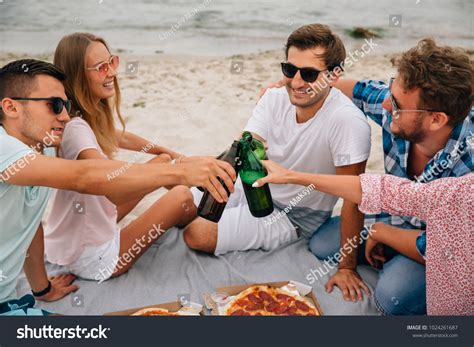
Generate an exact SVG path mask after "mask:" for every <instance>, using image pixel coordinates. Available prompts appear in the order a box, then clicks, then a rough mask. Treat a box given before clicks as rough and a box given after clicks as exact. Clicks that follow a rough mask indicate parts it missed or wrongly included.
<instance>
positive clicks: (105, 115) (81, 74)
mask: <svg viewBox="0 0 474 347" xmlns="http://www.w3.org/2000/svg"><path fill="white" fill-rule="evenodd" d="M91 42H101V43H102V44H104V46H105V47H106V48H107V50H108V51H110V50H109V47H108V46H107V43H106V42H105V40H104V39H103V38H101V37H98V36H95V35H92V34H89V33H74V34H71V35H67V36H65V37H63V38H62V39H61V41H59V44H58V46H57V47H56V51H55V53H54V65H56V66H57V67H59V68H60V69H61V70H63V71H64V72H65V74H66V81H65V83H64V87H65V89H66V95H67V97H68V98H69V99H70V100H72V115H71V116H73V117H75V116H81V117H82V118H83V119H84V120H85V121H86V122H87V123H88V124H89V126H90V127H91V128H92V131H93V132H94V135H95V137H96V138H97V142H98V143H99V146H100V148H101V149H102V151H103V152H104V154H105V155H107V157H109V158H111V159H112V158H113V156H114V154H115V153H116V152H117V150H118V143H117V139H116V136H115V121H114V111H115V112H116V114H117V117H118V119H119V121H120V124H121V125H122V128H123V130H124V131H125V122H124V120H123V118H122V115H121V113H120V88H119V84H118V81H117V78H115V79H114V88H115V97H114V98H109V99H101V100H100V101H99V103H97V102H96V101H95V100H94V98H93V96H92V94H91V90H90V88H89V84H88V81H87V78H86V66H85V55H86V49H87V47H88V46H89V44H90V43H91Z"/></svg>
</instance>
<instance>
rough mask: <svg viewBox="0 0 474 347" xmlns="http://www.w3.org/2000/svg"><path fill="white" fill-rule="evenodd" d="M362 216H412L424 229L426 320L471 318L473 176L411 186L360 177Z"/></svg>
mask: <svg viewBox="0 0 474 347" xmlns="http://www.w3.org/2000/svg"><path fill="white" fill-rule="evenodd" d="M360 178H361V185H362V202H361V204H360V206H359V209H360V210H361V211H362V212H363V213H367V214H374V213H381V212H386V213H390V214H393V215H398V216H414V217H418V218H420V219H423V220H424V221H425V222H426V224H427V227H426V235H427V242H426V255H425V257H426V301H427V310H428V314H429V315H474V302H473V298H474V284H473V259H472V254H473V252H472V245H473V242H472V241H473V230H474V227H473V223H474V175H473V174H468V175H465V176H462V177H449V178H441V179H437V180H435V181H432V182H429V183H416V182H412V181H410V180H408V179H405V178H400V177H396V176H391V175H375V174H363V175H361V176H360Z"/></svg>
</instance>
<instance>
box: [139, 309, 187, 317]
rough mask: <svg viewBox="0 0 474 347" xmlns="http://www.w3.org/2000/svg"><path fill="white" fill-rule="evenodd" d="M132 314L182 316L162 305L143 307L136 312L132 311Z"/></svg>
mask: <svg viewBox="0 0 474 347" xmlns="http://www.w3.org/2000/svg"><path fill="white" fill-rule="evenodd" d="M132 316H181V315H180V314H179V313H177V312H170V311H168V310H167V309H165V308H160V307H150V308H143V309H141V310H138V311H137V312H135V313H132Z"/></svg>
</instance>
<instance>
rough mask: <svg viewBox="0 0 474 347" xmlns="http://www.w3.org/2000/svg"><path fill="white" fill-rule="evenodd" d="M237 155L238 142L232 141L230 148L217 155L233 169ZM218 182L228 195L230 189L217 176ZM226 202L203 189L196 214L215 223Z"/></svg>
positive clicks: (220, 215)
mask: <svg viewBox="0 0 474 347" xmlns="http://www.w3.org/2000/svg"><path fill="white" fill-rule="evenodd" d="M238 155H239V142H238V141H234V143H232V146H231V147H230V149H229V150H227V151H226V152H224V153H222V154H221V155H219V157H218V159H220V160H223V161H226V162H228V163H229V164H230V165H232V167H233V168H234V169H236V166H237V157H238ZM219 182H220V183H222V185H223V186H224V188H225V190H226V192H227V195H229V196H230V191H229V189H228V188H227V186H226V185H225V184H224V181H223V180H221V179H220V178H219ZM226 204H227V202H218V201H217V200H216V199H214V197H213V196H212V195H211V194H209V191H207V190H204V195H203V196H202V198H201V202H200V203H199V207H198V216H200V217H202V218H204V219H207V220H210V221H211V222H215V223H217V222H218V221H219V220H220V219H221V217H222V213H223V212H224V209H225V205H226Z"/></svg>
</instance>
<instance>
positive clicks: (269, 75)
mask: <svg viewBox="0 0 474 347" xmlns="http://www.w3.org/2000/svg"><path fill="white" fill-rule="evenodd" d="M17 58H20V57H18V56H15V55H13V54H0V63H1V65H2V66H3V65H4V64H5V63H7V62H8V61H11V60H14V59H17ZM33 58H39V59H43V60H48V61H51V60H52V56H51V55H49V56H48V55H44V56H36V57H33ZM283 58H284V57H283V52H282V51H267V52H262V53H255V54H249V55H238V56H232V57H214V58H212V57H196V56H191V55H187V56H173V55H167V54H155V55H148V56H132V55H127V54H121V67H120V71H119V73H120V75H119V81H120V85H121V91H122V114H123V116H124V118H125V121H126V126H127V130H128V131H131V132H134V133H136V134H138V135H140V136H142V137H145V138H146V139H148V140H150V141H156V142H158V143H159V144H160V145H164V146H167V147H170V148H172V149H173V150H175V151H178V152H181V153H183V154H185V155H217V154H219V153H220V152H222V151H223V150H224V149H225V148H227V147H228V146H230V144H231V143H232V140H233V139H234V138H236V137H238V136H239V134H240V133H241V131H242V129H243V127H244V126H245V124H246V122H247V120H248V118H249V117H250V116H251V114H252V109H253V107H254V106H255V104H256V102H257V100H258V95H259V91H260V89H261V88H262V87H264V86H267V85H269V84H270V83H271V82H276V81H278V80H279V79H280V78H281V71H280V67H279V63H280V62H281V61H282V60H283ZM390 58H391V56H389V55H387V54H382V53H380V52H375V51H374V52H371V53H370V54H368V55H366V56H365V57H363V58H362V59H359V61H358V62H355V63H354V65H352V67H350V68H348V69H347V71H346V73H345V77H348V78H356V79H365V78H373V79H385V80H388V79H389V78H390V77H391V76H393V75H394V73H395V72H394V69H393V68H392V66H391V64H390ZM369 123H370V124H371V126H372V150H371V155H370V159H369V161H368V165H367V171H369V172H382V171H383V154H382V153H383V152H382V143H381V133H382V132H381V129H380V127H378V126H377V125H375V124H374V123H373V122H371V121H370V122H369ZM117 158H118V159H120V160H124V161H131V160H137V161H138V162H142V161H146V160H147V159H149V158H150V156H149V155H147V154H140V155H139V156H138V158H137V156H136V155H135V154H134V152H129V151H120V152H119V154H118V157H117ZM164 192H165V190H164V189H160V190H158V191H156V192H154V193H152V194H149V195H148V196H147V197H146V198H145V199H143V200H142V202H141V203H140V204H139V205H138V206H137V207H136V208H135V209H134V210H133V211H132V212H131V213H130V214H129V215H128V216H127V217H126V218H125V219H124V220H123V221H122V224H128V223H129V222H130V221H131V220H133V219H134V218H136V216H138V215H139V214H141V213H143V211H144V210H145V209H146V208H147V207H148V206H150V204H151V203H153V202H154V201H155V200H156V199H157V198H158V197H159V196H160V195H162V194H163V193H164ZM340 206H341V201H339V203H338V205H337V207H336V210H335V211H336V213H337V211H339V209H340Z"/></svg>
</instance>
